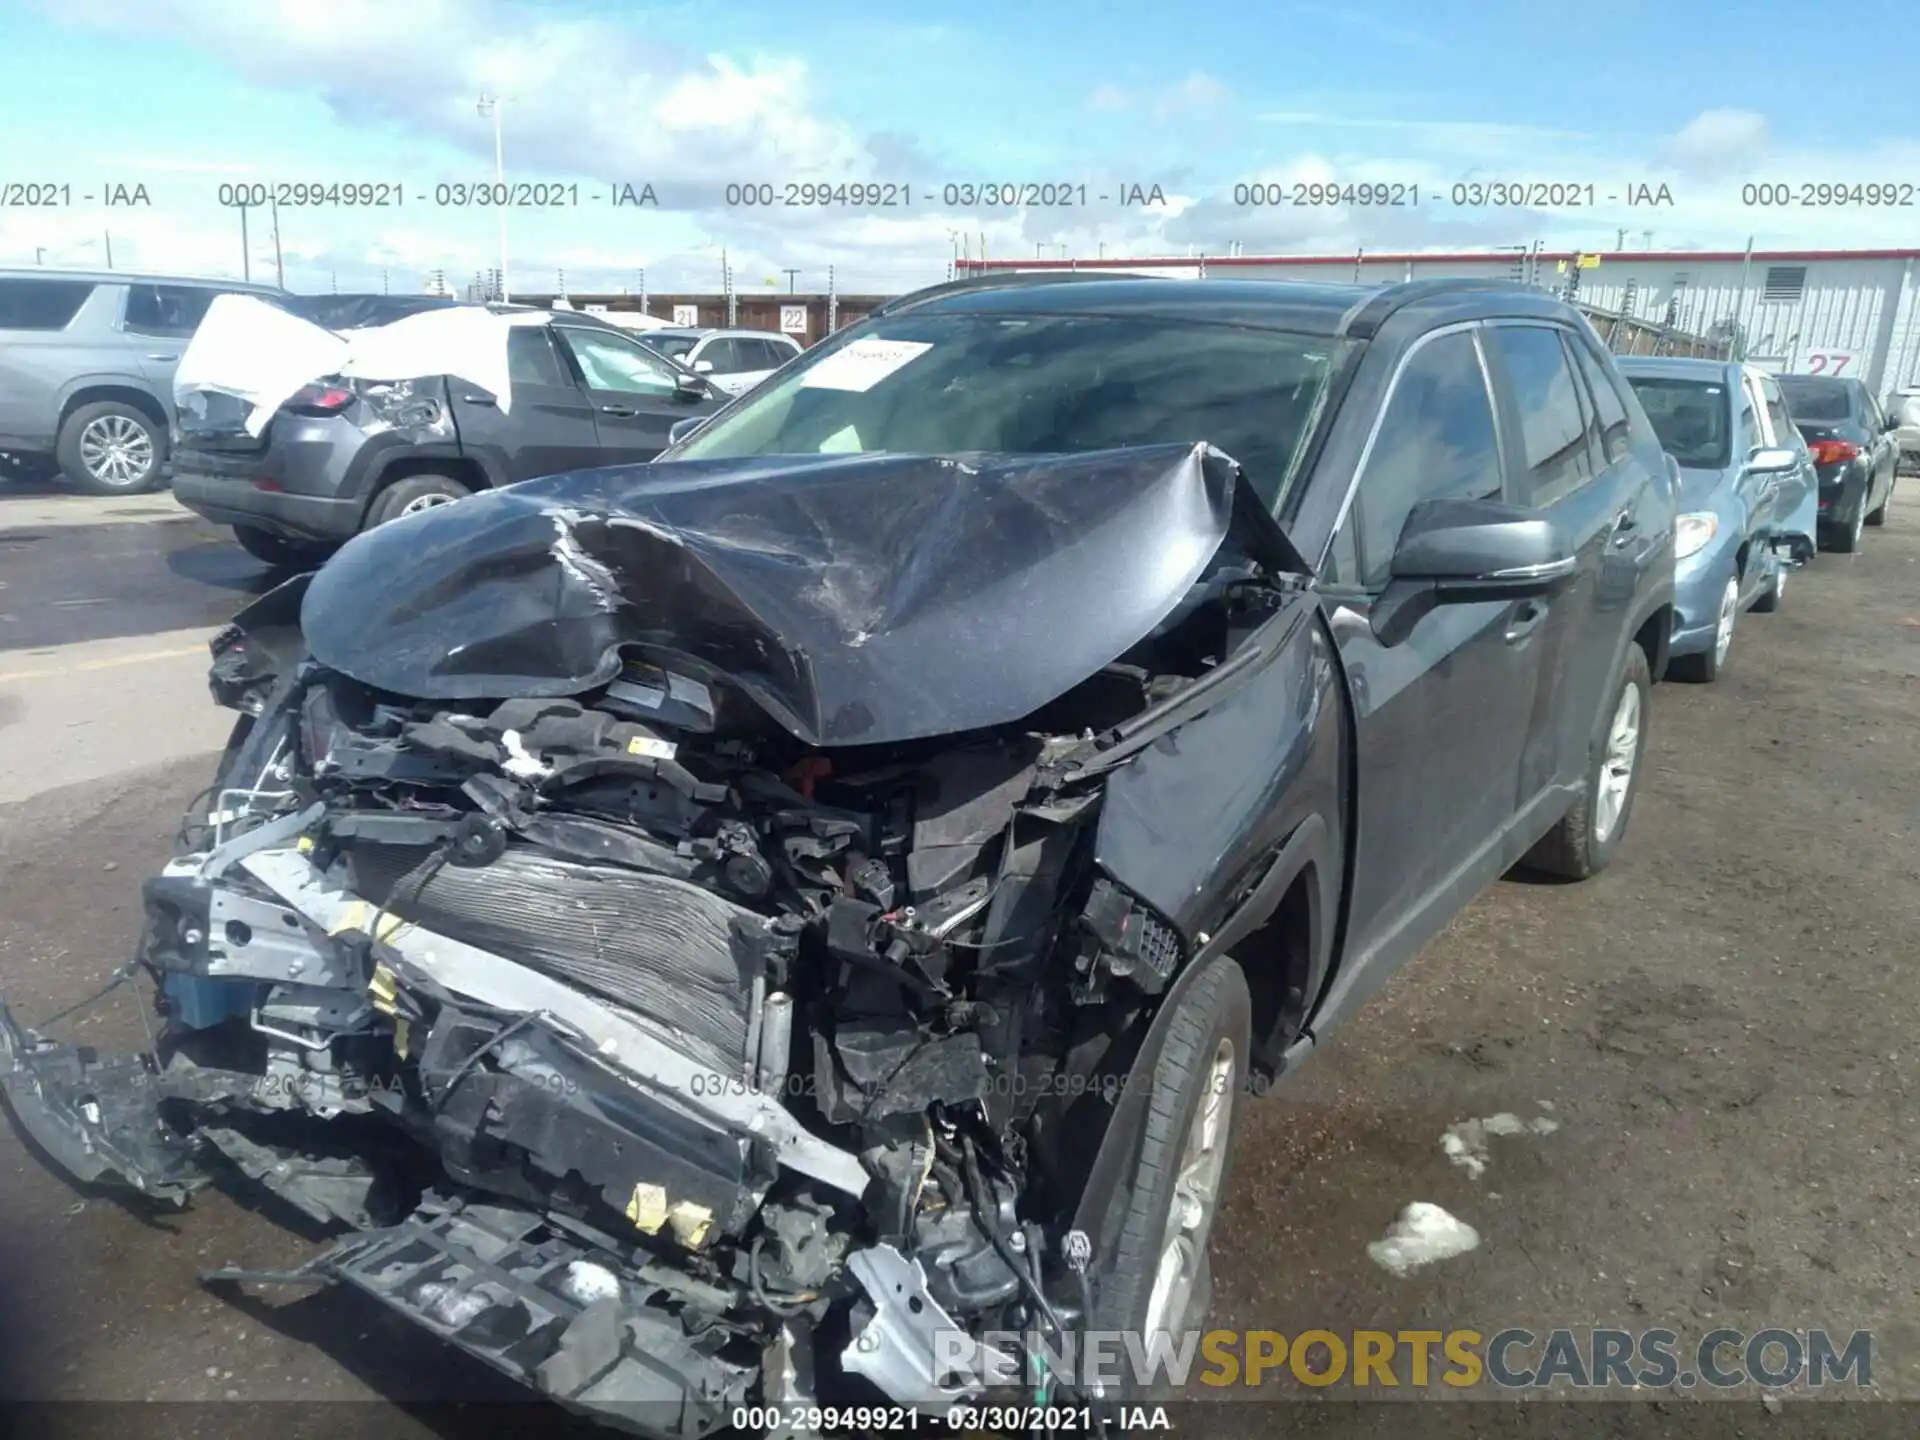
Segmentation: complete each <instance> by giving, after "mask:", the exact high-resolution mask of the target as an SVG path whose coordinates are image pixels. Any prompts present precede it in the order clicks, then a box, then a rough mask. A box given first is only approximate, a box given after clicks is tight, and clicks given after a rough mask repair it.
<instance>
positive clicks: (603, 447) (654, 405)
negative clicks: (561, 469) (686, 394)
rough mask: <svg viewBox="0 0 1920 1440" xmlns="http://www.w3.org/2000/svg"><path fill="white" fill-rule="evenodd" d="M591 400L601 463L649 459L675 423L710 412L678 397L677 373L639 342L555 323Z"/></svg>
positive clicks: (665, 439)
mask: <svg viewBox="0 0 1920 1440" xmlns="http://www.w3.org/2000/svg"><path fill="white" fill-rule="evenodd" d="M553 332H554V335H555V337H556V338H557V339H558V340H559V341H560V344H561V347H562V348H563V349H564V350H565V351H566V352H567V353H568V355H569V357H570V358H571V360H572V363H573V365H574V367H575V368H576V370H577V372H578V374H579V376H580V379H581V381H582V383H583V384H584V385H585V387H586V393H587V398H588V399H589V400H590V401H591V402H592V405H593V411H594V416H593V418H594V424H595V425H596V427H597V428H598V430H599V433H600V458H599V460H598V461H597V462H596V463H598V464H601V465H624V464H628V463H631V462H633V461H636V460H651V459H652V458H653V457H654V456H656V455H658V454H659V453H660V452H661V451H662V450H664V449H666V448H667V432H668V431H669V430H671V429H672V428H673V426H674V423H675V422H676V421H679V420H684V419H686V418H687V416H689V415H698V414H700V413H701V412H702V411H703V409H707V408H711V407H710V406H705V405H703V404H702V403H701V402H698V401H690V400H687V399H684V398H682V397H681V393H680V379H679V372H678V371H677V370H675V369H674V367H673V365H672V364H671V363H670V362H669V361H666V360H663V359H661V358H660V357H659V356H658V355H656V354H654V353H653V352H652V351H651V350H649V349H647V347H646V346H644V345H642V344H640V343H639V342H638V341H635V340H629V339H627V337H626V336H624V335H616V334H614V333H612V332H611V331H607V330H600V329H590V328H588V327H586V326H578V325H556V326H554V327H553Z"/></svg>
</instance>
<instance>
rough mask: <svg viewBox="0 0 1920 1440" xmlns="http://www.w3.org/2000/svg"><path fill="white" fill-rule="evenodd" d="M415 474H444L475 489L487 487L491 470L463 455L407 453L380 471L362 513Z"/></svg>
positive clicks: (368, 510)
mask: <svg viewBox="0 0 1920 1440" xmlns="http://www.w3.org/2000/svg"><path fill="white" fill-rule="evenodd" d="M415 475H444V476H446V477H447V478H448V479H449V480H458V481H459V482H460V483H461V484H462V485H465V486H468V487H469V488H471V489H474V490H485V489H486V488H487V472H486V471H485V470H483V469H481V468H480V466H479V464H478V462H476V461H473V460H469V459H467V458H466V457H464V456H460V455H403V456H401V457H400V458H399V459H397V460H395V461H394V462H393V463H392V464H391V465H389V466H387V468H386V469H384V470H382V471H381V472H380V478H379V479H378V480H377V481H375V483H374V486H373V489H372V490H370V491H368V492H367V503H366V504H365V505H364V506H363V507H362V508H361V511H360V513H361V515H362V516H365V515H366V514H368V513H369V512H370V511H372V509H373V506H374V502H375V501H377V500H378V499H379V498H380V497H381V496H382V495H383V494H385V493H386V491H387V489H388V488H389V487H390V486H392V485H395V484H397V483H398V482H400V481H402V480H407V479H411V478H412V477H413V476H415Z"/></svg>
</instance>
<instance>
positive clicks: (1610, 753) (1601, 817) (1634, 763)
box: [1524, 645, 1653, 880]
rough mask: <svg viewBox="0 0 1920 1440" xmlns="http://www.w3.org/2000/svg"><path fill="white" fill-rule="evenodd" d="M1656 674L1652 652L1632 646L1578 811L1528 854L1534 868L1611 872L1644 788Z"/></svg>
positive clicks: (1570, 874)
mask: <svg viewBox="0 0 1920 1440" xmlns="http://www.w3.org/2000/svg"><path fill="white" fill-rule="evenodd" d="M1652 692H1653V672H1652V669H1651V667H1650V666H1649V665H1648V664H1647V652H1646V651H1644V650H1642V649H1641V648H1640V647H1639V646H1638V645H1630V646H1628V647H1627V673H1626V674H1625V675H1624V676H1622V677H1621V680H1620V688H1619V690H1618V691H1617V692H1615V695H1614V701H1613V709H1612V711H1611V712H1610V713H1611V715H1612V718H1611V719H1610V720H1609V721H1608V722H1607V728H1606V730H1605V731H1604V732H1602V734H1601V737H1600V741H1599V743H1598V744H1597V745H1596V746H1595V747H1594V756H1593V761H1592V763H1591V765H1590V766H1589V767H1588V770H1587V785H1586V789H1585V791H1584V792H1582V794H1581V796H1580V798H1579V799H1578V800H1577V801H1575V802H1574V805H1573V808H1572V809H1571V810H1569V811H1567V813H1566V814H1565V815H1563V816H1562V817H1561V818H1560V823H1559V824H1557V825H1555V826H1554V827H1553V829H1551V830H1549V831H1548V832H1547V833H1546V834H1545V835H1544V836H1542V837H1541V839H1540V842H1539V843H1538V844H1537V845H1535V846H1534V847H1533V849H1532V850H1530V851H1528V852H1527V857H1526V860H1525V861H1524V863H1525V864H1526V865H1527V866H1529V867H1530V868H1532V869H1534V870H1539V871H1544V872H1545V873H1546V874H1549V875H1559V876H1561V877H1563V878H1565V879H1568V880H1585V879H1587V878H1588V877H1589V876H1591V875H1597V874H1599V873H1600V872H1601V871H1602V870H1604V869H1606V868H1607V864H1608V862H1609V861H1611V860H1612V859H1613V853H1614V851H1615V850H1617V849H1619V848H1620V837H1621V836H1622V835H1624V834H1626V831H1627V820H1628V817H1629V816H1631V815H1632V813H1633V797H1634V795H1635V794H1636V793H1637V792H1638V791H1639V788H1640V757H1641V755H1642V754H1643V753H1644V752H1645V750H1646V737H1647V712H1648V709H1649V706H1648V703H1647V702H1648V701H1649V699H1651V697H1652Z"/></svg>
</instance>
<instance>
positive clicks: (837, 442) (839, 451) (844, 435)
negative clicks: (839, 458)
mask: <svg viewBox="0 0 1920 1440" xmlns="http://www.w3.org/2000/svg"><path fill="white" fill-rule="evenodd" d="M820 453H821V454H822V455H858V454H859V453H860V432H859V431H858V430H856V429H854V428H853V426H851V425H842V426H841V427H840V428H839V429H838V430H836V431H834V432H833V433H832V434H831V435H829V436H827V438H826V439H824V440H822V441H821V442H820Z"/></svg>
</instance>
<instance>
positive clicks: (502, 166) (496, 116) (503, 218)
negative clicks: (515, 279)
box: [479, 94, 508, 303]
mask: <svg viewBox="0 0 1920 1440" xmlns="http://www.w3.org/2000/svg"><path fill="white" fill-rule="evenodd" d="M505 98H506V97H505V96H501V95H493V94H483V95H482V96H481V97H480V106H479V109H480V113H481V114H482V115H489V116H491V117H493V179H494V184H495V185H497V186H498V187H499V188H500V190H501V191H503V192H504V191H505V190H506V187H507V162H506V159H505V151H504V150H503V149H502V148H501V142H500V108H501V105H502V104H503V103H504V101H505ZM494 198H495V199H496V200H498V201H499V202H500V205H499V210H500V299H501V301H502V302H503V303H504V302H505V301H506V298H507V199H508V196H507V195H506V194H504V193H502V194H499V195H496V196H495V197H494Z"/></svg>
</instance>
